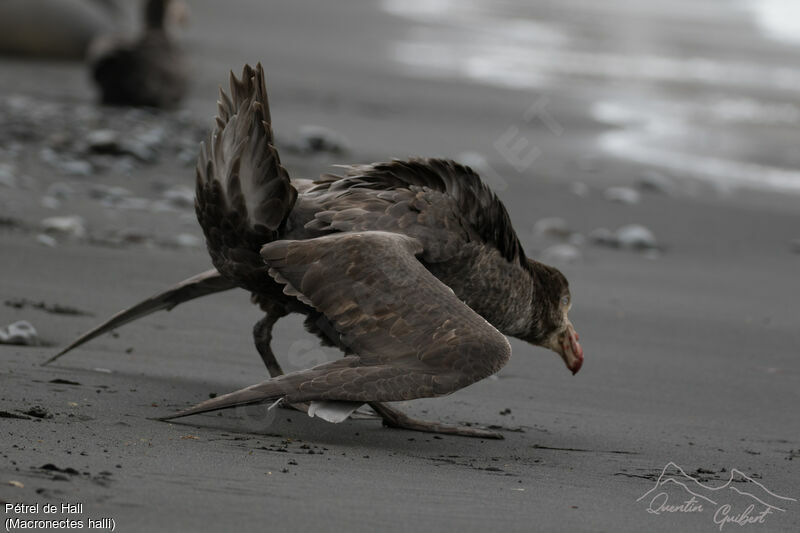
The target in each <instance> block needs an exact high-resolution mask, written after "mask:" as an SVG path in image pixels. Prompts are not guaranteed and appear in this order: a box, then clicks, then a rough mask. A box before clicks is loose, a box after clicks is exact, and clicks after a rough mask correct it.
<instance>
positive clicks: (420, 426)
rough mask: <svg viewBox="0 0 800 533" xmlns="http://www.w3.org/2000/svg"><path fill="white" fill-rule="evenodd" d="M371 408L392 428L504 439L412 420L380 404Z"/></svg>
mask: <svg viewBox="0 0 800 533" xmlns="http://www.w3.org/2000/svg"><path fill="white" fill-rule="evenodd" d="M369 406H370V407H372V409H373V410H374V411H375V412H376V413H378V414H379V415H380V416H381V418H383V424H384V425H385V426H387V427H391V428H401V429H408V430H411V431H423V432H425V433H442V434H444V435H458V436H461V437H477V438H480V439H502V438H504V437H503V435H502V434H500V433H497V432H496V431H489V430H486V429H478V428H473V427H467V426H457V425H453V424H442V423H440V422H430V421H427V420H418V419H416V418H411V417H410V416H408V415H407V414H405V413H403V412H402V411H398V410H397V409H395V408H393V407H389V406H388V405H386V404H384V403H380V402H369Z"/></svg>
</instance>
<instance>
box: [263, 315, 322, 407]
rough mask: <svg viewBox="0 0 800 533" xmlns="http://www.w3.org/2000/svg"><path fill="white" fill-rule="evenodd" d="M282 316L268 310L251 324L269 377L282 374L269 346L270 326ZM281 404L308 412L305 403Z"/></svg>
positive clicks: (270, 340) (270, 341)
mask: <svg viewBox="0 0 800 533" xmlns="http://www.w3.org/2000/svg"><path fill="white" fill-rule="evenodd" d="M282 316H284V315H281V314H279V313H269V312H268V313H267V314H266V316H265V317H264V318H262V319H261V320H259V321H258V322H256V325H255V326H253V340H254V341H255V344H256V350H258V354H259V355H260V356H261V360H262V361H264V365H265V366H266V367H267V372H269V375H270V377H273V378H276V377H278V376H282V375H283V369H282V368H281V365H280V363H278V359H277V358H276V357H275V354H274V353H273V352H272V346H271V343H272V328H273V327H274V326H275V323H276V322H278V320H279V319H280V318H281V317H282ZM281 406H284V407H287V408H289V409H296V410H298V411H300V412H302V413H307V412H308V404H307V403H296V404H294V403H288V404H287V403H281Z"/></svg>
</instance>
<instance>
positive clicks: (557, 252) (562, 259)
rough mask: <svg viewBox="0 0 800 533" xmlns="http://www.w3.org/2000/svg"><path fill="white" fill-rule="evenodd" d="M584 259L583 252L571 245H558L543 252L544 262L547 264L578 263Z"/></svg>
mask: <svg viewBox="0 0 800 533" xmlns="http://www.w3.org/2000/svg"><path fill="white" fill-rule="evenodd" d="M582 258H583V254H581V251H580V250H579V249H578V248H577V247H575V246H573V245H571V244H556V245H554V246H551V247H549V248H547V249H545V250H544V251H543V252H542V260H543V261H544V262H545V263H557V264H569V263H577V262H578V261H580V260H581V259H582Z"/></svg>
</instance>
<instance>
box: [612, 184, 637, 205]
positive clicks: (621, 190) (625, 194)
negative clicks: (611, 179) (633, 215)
mask: <svg viewBox="0 0 800 533" xmlns="http://www.w3.org/2000/svg"><path fill="white" fill-rule="evenodd" d="M603 196H604V197H605V199H606V200H608V201H609V202H619V203H622V204H628V205H633V204H638V203H639V200H641V197H642V195H641V194H639V191H637V190H636V189H631V188H630V187H609V188H608V189H606V190H605V192H604V193H603Z"/></svg>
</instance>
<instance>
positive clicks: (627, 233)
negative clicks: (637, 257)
mask: <svg viewBox="0 0 800 533" xmlns="http://www.w3.org/2000/svg"><path fill="white" fill-rule="evenodd" d="M615 235H616V237H617V241H618V242H619V245H620V246H622V247H623V248H629V249H633V250H647V249H655V248H658V242H657V241H656V238H655V236H654V235H653V232H652V231H650V230H649V229H647V228H646V227H644V226H642V225H640V224H628V225H627V226H622V227H621V228H619V229H618V230H617V231H616V233H615Z"/></svg>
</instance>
